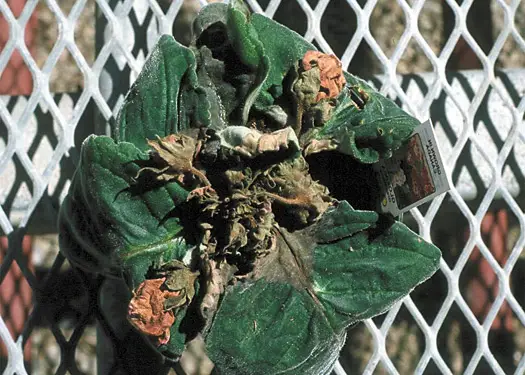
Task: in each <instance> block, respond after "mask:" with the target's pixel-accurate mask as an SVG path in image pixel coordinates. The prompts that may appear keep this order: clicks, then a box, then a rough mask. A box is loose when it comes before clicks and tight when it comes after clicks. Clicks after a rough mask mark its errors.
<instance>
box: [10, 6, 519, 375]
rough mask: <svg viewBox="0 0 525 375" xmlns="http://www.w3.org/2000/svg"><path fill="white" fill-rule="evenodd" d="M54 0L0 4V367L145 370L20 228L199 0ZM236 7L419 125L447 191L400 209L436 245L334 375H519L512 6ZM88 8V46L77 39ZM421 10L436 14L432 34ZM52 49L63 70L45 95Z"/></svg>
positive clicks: (47, 224)
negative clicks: (59, 84)
mask: <svg viewBox="0 0 525 375" xmlns="http://www.w3.org/2000/svg"><path fill="white" fill-rule="evenodd" d="M63 3H67V2H66V1H56V0H48V1H46V2H45V4H44V3H40V2H38V1H37V0H25V1H23V0H20V1H14V0H11V1H0V37H1V39H0V43H1V46H2V48H1V51H0V71H1V72H2V73H1V78H0V90H1V94H2V100H1V101H0V203H1V207H0V229H1V231H2V232H3V235H4V236H3V237H2V240H1V242H0V244H1V246H0V259H1V260H2V263H1V266H0V338H1V342H2V344H1V345H0V348H1V351H0V355H2V356H3V359H2V360H1V361H0V366H1V367H0V370H3V371H4V373H7V374H12V373H17V374H24V373H30V374H38V373H58V374H62V373H66V372H68V371H69V372H71V373H96V371H97V370H98V373H100V374H109V373H115V372H118V371H119V368H120V369H122V368H124V367H123V365H122V364H123V362H124V361H138V362H139V361H140V362H148V361H151V363H150V362H148V364H150V365H151V366H156V364H155V363H156V362H155V361H156V358H157V357H156V354H155V353H154V352H153V351H152V352H151V353H150V354H151V358H152V359H151V360H145V359H144V358H145V357H144V356H145V354H144V353H142V352H135V353H133V352H132V351H131V349H130V348H129V343H127V341H129V340H130V337H131V336H127V333H123V332H122V331H121V330H120V327H119V326H118V324H119V323H118V321H115V320H113V319H112V317H111V315H112V309H114V308H115V305H119V298H121V296H119V291H118V288H119V286H118V285H115V284H112V283H110V282H107V281H105V280H104V279H103V278H97V277H91V276H89V275H85V274H82V273H78V272H76V271H74V270H71V269H70V268H69V267H68V265H67V261H66V260H65V258H64V257H63V255H61V254H60V253H58V250H57V249H54V250H53V251H52V252H51V254H52V259H51V261H49V262H48V263H46V264H44V263H43V262H42V260H41V258H42V256H41V255H39V252H40V251H41V248H39V246H38V245H37V244H38V243H39V242H38V241H37V238H38V236H41V235H42V234H54V233H56V232H57V227H56V222H57V217H58V211H59V209H60V206H61V202H62V200H63V199H64V196H65V195H66V193H67V191H68V189H69V185H70V182H71V178H72V174H73V172H74V170H75V168H76V166H77V164H78V161H79V159H80V154H79V151H80V144H81V143H82V141H83V140H84V139H85V138H86V137H87V136H88V135H89V134H92V133H95V134H110V133H111V130H112V128H113V126H114V124H115V115H116V114H117V112H118V111H119V109H120V107H121V104H122V102H123V99H124V95H125V94H126V92H127V91H128V90H129V88H130V86H131V84H132V83H133V82H134V81H135V79H136V78H137V76H138V74H139V72H140V71H141V69H142V66H143V64H144V62H145V60H146V58H147V56H148V55H149V53H150V52H151V51H152V49H153V47H154V45H155V43H156V42H157V41H158V40H159V37H160V35H162V34H175V36H176V37H178V38H179V39H180V40H181V41H182V42H187V38H186V36H185V35H182V34H181V33H180V29H179V28H180V27H182V26H180V25H182V24H184V23H185V22H186V23H188V20H187V19H191V18H192V17H194V12H195V11H196V10H197V9H198V8H200V7H202V6H204V5H206V4H207V2H206V1H204V0H202V1H200V2H198V1H182V0H174V1H167V0H159V1H155V0H151V1H138V0H135V1H125V0H124V1H113V0H111V1H102V0H97V1H94V0H79V1H76V2H73V1H72V2H71V4H69V5H64V4H63ZM247 4H248V5H249V6H250V7H251V9H252V11H254V12H257V13H263V14H265V15H267V16H268V17H270V18H274V19H276V20H277V21H278V22H280V23H283V24H284V25H286V26H288V27H290V28H291V29H293V30H295V31H297V32H298V33H299V34H301V35H304V37H305V39H306V40H308V41H310V42H312V43H313V44H314V45H315V46H316V47H317V48H318V49H319V50H320V51H323V52H325V53H327V54H335V55H337V56H338V57H339V58H340V60H341V61H342V65H343V69H345V70H347V71H349V72H350V73H353V74H356V75H359V76H361V77H363V78H364V79H366V80H367V81H369V82H371V83H372V84H373V85H374V86H375V87H376V88H377V89H378V90H380V92H381V93H383V94H385V95H387V96H389V97H390V98H392V99H394V100H395V102H396V103H397V104H398V105H400V106H401V107H402V108H403V109H404V110H405V111H407V112H408V113H410V114H411V115H413V116H414V117H416V118H417V119H418V120H420V121H425V120H426V119H428V118H431V119H432V121H433V123H434V129H435V132H436V135H437V141H438V143H439V148H440V150H441V154H442V157H443V159H444V164H445V168H444V169H445V171H443V173H447V174H448V175H449V176H450V178H451V181H452V185H453V186H452V189H451V190H450V191H449V192H448V193H447V194H444V195H442V196H440V197H438V198H437V199H435V200H433V201H432V202H431V203H428V204H424V205H422V206H420V207H418V208H416V209H413V210H411V211H410V213H407V214H405V215H404V217H403V220H404V222H405V223H406V224H407V225H408V226H409V227H410V228H411V229H413V230H414V231H415V232H417V233H419V234H420V235H421V236H422V237H423V238H424V239H425V240H427V241H429V242H433V243H434V244H436V246H438V247H439V248H440V249H441V250H442V253H443V258H442V260H441V263H440V270H439V271H438V272H437V274H436V275H435V276H434V277H433V278H432V279H430V280H429V281H428V282H426V283H424V284H422V285H421V286H419V287H418V288H417V289H416V290H415V291H414V293H412V294H411V295H410V296H409V297H406V298H405V299H403V300H402V301H401V302H398V303H397V304H396V305H395V306H394V307H393V308H392V309H391V310H390V311H389V312H388V313H387V314H386V315H383V316H380V317H377V318H373V319H368V320H366V321H365V322H364V323H361V324H360V325H358V326H356V327H353V328H351V329H350V330H349V331H348V338H347V342H346V344H345V346H344V347H343V349H342V351H341V354H340V358H339V362H338V363H337V365H336V368H335V369H334V373H336V374H338V375H342V374H346V373H349V374H350V373H366V374H372V373H391V374H397V373H401V374H403V373H418V374H423V373H443V374H456V373H465V374H478V373H479V374H484V373H497V374H512V373H514V374H523V373H525V354H524V353H525V344H524V342H525V313H524V307H525V288H524V285H525V278H524V275H525V256H524V252H523V248H524V246H525V214H524V210H525V208H524V207H525V201H524V199H525V198H524V197H525V195H524V189H525V188H524V187H525V167H524V166H525V120H524V111H525V98H524V93H525V65H524V61H525V58H524V56H525V40H524V38H525V35H524V30H525V3H524V2H523V1H519V0H509V1H503V0H492V1H486V2H485V1H478V0H471V1H468V0H464V1H463V2H460V1H455V0H446V1H433V0H426V1H425V0H420V1H417V0H413V1H408V0H398V1H379V0H370V1H361V0H348V1H345V0H319V1H314V0H259V1H256V0H248V1H247ZM43 8H45V9H43ZM89 9H91V12H92V24H93V28H94V35H93V38H92V40H91V42H92V43H93V44H94V48H93V49H94V56H91V57H88V56H86V55H85V51H84V49H83V48H82V47H81V46H79V40H81V39H82V37H83V36H82V33H83V29H79V25H81V23H82V22H83V21H82V20H83V19H84V18H83V17H84V15H85V13H86V12H87V11H88V10H89ZM45 12H47V14H49V15H50V16H51V18H52V22H53V23H54V24H55V25H58V28H57V31H56V41H54V43H51V45H50V47H49V49H48V51H45V53H44V57H43V58H42V57H40V60H39V59H38V58H37V54H38V52H37V45H36V42H35V40H38V38H37V36H38V33H40V32H41V30H39V29H38V27H37V26H36V25H37V24H38V23H37V20H38V17H39V14H44V13H45ZM186 18H187V19H186ZM433 18H435V19H437V20H440V21H439V22H441V23H440V24H438V26H439V27H437V26H436V27H435V28H434V29H433V28H432V27H431V25H432V24H431V23H430V26H429V22H430V21H428V20H429V19H433ZM396 19H397V20H400V22H398V24H400V25H401V26H396V25H397V24H396V23H395V22H396ZM480 19H481V20H484V21H483V22H482V21H480ZM439 22H438V23H439ZM174 25H177V26H174ZM378 25H384V26H378ZM480 25H481V26H480ZM386 30H388V31H386ZM436 30H439V31H436ZM385 33H386V34H388V35H387V36H386V37H385V35H384V34H385ZM436 33H440V38H441V39H439V38H438V39H439V40H438V41H437V42H436V35H435V34H436ZM390 34H391V35H390ZM185 38H186V39H185ZM64 55H68V56H69V60H70V61H71V63H72V64H73V65H74V66H76V67H77V71H78V72H79V74H78V76H79V77H80V80H79V83H78V84H77V87H70V88H68V89H67V90H68V91H67V92H54V91H53V87H54V86H53V84H52V81H53V77H55V78H54V80H55V81H57V78H56V77H57V75H58V81H59V80H60V71H58V72H57V69H56V68H57V66H61V65H60V64H62V63H63V61H64V58H63V56H64ZM509 56H512V57H509ZM515 56H517V57H515ZM418 59H419V60H418ZM420 60H424V62H423V63H421V64H419V62H418V61H420ZM411 65H414V66H416V68H415V69H413V70H409V69H408V68H407V67H410V66H411ZM407 69H408V71H407ZM55 86H56V85H55ZM57 90H60V89H57ZM343 172H344V171H340V173H343ZM352 177H353V176H348V178H352ZM68 285H69V286H70V288H69V291H70V293H71V290H74V293H72V294H77V300H76V301H75V302H73V303H71V301H72V300H75V299H74V298H72V296H71V295H70V296H67V295H66V294H67V292H65V291H66V290H68V288H67V286H68ZM57 291H58V292H57ZM61 291H64V292H61ZM61 293H62V294H61ZM110 295H111V296H112V297H111V298H110V297H108V296H110ZM108 301H111V302H108ZM254 327H255V328H254V329H257V326H256V324H254ZM41 332H48V333H49V335H48V336H49V337H51V341H52V342H53V345H54V347H56V350H55V351H54V352H51V354H42V353H43V352H44V351H45V347H44V346H43V345H40V344H41V342H42V339H41V337H44V336H42V334H41ZM94 332H96V333H94ZM37 334H38V335H37ZM89 335H91V336H94V337H95V336H96V353H97V354H98V356H97V359H96V361H95V362H96V364H95V362H93V361H92V362H90V365H87V366H86V364H85V362H86V360H85V359H82V358H83V357H82V354H81V353H80V352H81V351H82V350H83V349H82V348H81V345H82V343H83V342H85V341H86V340H87V341H89V339H87V336H89ZM37 348H38V350H37ZM123 348H126V349H123ZM137 350H138V349H137ZM42 356H51V357H53V358H51V359H48V360H47V363H48V364H50V365H49V367H48V370H46V371H47V372H39V371H43V370H42V368H44V365H43V364H42V363H43V362H42V361H43V359H42V358H41V357H42ZM88 362H89V361H88ZM159 366H160V365H159ZM160 367H162V366H160ZM160 367H159V368H160ZM151 368H153V367H151Z"/></svg>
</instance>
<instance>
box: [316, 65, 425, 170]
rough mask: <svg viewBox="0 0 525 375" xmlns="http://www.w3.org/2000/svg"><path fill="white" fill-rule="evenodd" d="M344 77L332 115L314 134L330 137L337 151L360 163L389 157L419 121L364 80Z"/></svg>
mask: <svg viewBox="0 0 525 375" xmlns="http://www.w3.org/2000/svg"><path fill="white" fill-rule="evenodd" d="M345 78H346V81H347V83H346V89H345V90H344V91H343V92H342V93H341V95H340V96H339V97H338V105H337V107H336V108H335V110H334V112H333V114H332V117H331V118H330V120H329V121H328V122H326V124H325V125H324V126H323V128H322V129H321V130H320V131H319V132H318V133H317V134H316V135H315V138H316V139H317V140H324V139H328V140H331V141H332V142H333V143H334V145H336V146H337V147H336V149H337V150H338V151H339V152H342V153H344V154H347V155H351V156H353V157H355V158H356V159H357V160H359V161H360V162H362V163H367V164H371V163H376V162H377V161H379V159H380V158H389V157H390V156H391V155H392V152H393V151H395V150H397V149H398V148H399V147H401V146H402V145H403V143H404V142H405V141H406V140H407V139H408V137H409V136H410V134H412V132H413V130H414V128H415V127H416V126H417V125H419V121H418V120H417V119H416V118H414V117H412V116H410V115H409V114H408V113H406V112H405V111H403V110H402V109H401V108H399V107H398V106H397V105H396V104H395V103H394V102H393V101H392V100H390V99H388V98H386V97H384V96H383V95H381V94H380V93H379V92H377V91H375V90H373V89H372V88H371V87H370V86H369V85H368V84H367V83H365V82H364V81H363V80H361V79H359V78H357V77H355V76H353V75H351V74H348V73H345ZM350 90H353V91H354V93H351V92H350ZM353 95H360V96H361V97H362V98H361V99H358V98H356V101H361V100H362V101H363V102H364V105H362V106H361V105H360V103H356V101H354V100H353V99H352V96H353ZM360 106H361V108H360Z"/></svg>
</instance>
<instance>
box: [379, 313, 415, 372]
mask: <svg viewBox="0 0 525 375" xmlns="http://www.w3.org/2000/svg"><path fill="white" fill-rule="evenodd" d="M423 343H424V336H423V333H422V332H421V330H420V328H419V327H418V325H417V323H416V322H415V320H414V318H413V317H412V315H411V314H410V312H409V311H408V310H407V308H406V307H404V306H402V307H401V309H400V310H399V312H398V314H397V316H396V318H395V320H394V322H393V323H392V326H391V327H390V329H389V330H388V334H387V336H386V352H387V354H388V357H389V358H390V359H391V360H392V363H393V364H394V366H395V367H396V369H397V371H398V372H399V373H400V374H413V373H414V371H415V369H416V367H417V364H418V363H419V360H420V358H421V355H422V348H423V345H422V344H423Z"/></svg>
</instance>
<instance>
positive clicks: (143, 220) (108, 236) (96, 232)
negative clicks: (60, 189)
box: [60, 136, 188, 283]
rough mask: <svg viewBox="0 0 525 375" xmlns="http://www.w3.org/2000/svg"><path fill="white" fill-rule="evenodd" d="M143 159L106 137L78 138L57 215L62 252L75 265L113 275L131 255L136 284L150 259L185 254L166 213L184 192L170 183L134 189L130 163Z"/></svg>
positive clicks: (176, 224)
mask: <svg viewBox="0 0 525 375" xmlns="http://www.w3.org/2000/svg"><path fill="white" fill-rule="evenodd" d="M147 158H148V156H147V154H146V153H144V152H142V151H140V150H139V149H138V148H137V147H135V146H134V145H132V144H131V143H126V142H121V143H118V144H117V143H115V142H114V141H113V140H112V139H111V138H108V137H96V136H92V137H90V138H88V139H87V140H86V141H85V142H84V144H83V146H82V152H81V160H80V164H79V166H78V169H77V171H76V173H75V176H74V179H73V182H72V185H71V188H70V191H69V194H68V196H67V197H66V199H65V201H64V203H63V206H62V209H61V213H60V226H61V236H60V241H61V248H62V251H64V252H65V253H66V255H67V256H68V258H69V259H70V260H72V261H73V262H74V263H77V265H78V266H81V267H84V268H89V269H91V270H97V271H98V272H102V273H112V274H119V273H120V272H119V271H117V270H118V267H119V266H120V265H121V264H122V263H123V262H124V263H125V262H126V261H127V260H128V259H129V258H135V260H134V262H135V265H136V267H135V272H137V275H136V276H137V277H133V279H134V280H133V281H134V283H139V282H141V281H142V280H139V279H140V277H139V275H141V274H142V275H143V273H145V271H146V270H147V267H149V265H151V262H152V261H153V260H154V259H156V257H158V256H161V255H162V257H164V256H165V257H166V258H169V259H171V257H174V256H176V257H180V256H181V254H182V253H185V249H186V245H185V244H184V243H183V242H181V241H180V240H179V239H174V236H175V235H176V234H177V233H179V232H180V230H181V226H180V225H179V222H178V220H177V219H176V218H174V217H170V211H171V210H172V208H173V207H174V205H175V204H176V203H177V202H182V201H184V200H185V199H186V196H187V194H188V193H187V192H186V191H185V190H184V189H182V188H181V187H180V186H179V185H178V184H176V183H170V184H165V185H162V186H157V187H141V188H140V189H137V188H136V187H135V185H134V184H133V177H134V176H135V175H136V174H137V171H138V169H139V167H138V165H136V164H135V163H134V161H137V160H146V159H147ZM182 255H183V254H182ZM169 259H166V260H169ZM139 265H140V266H139ZM142 278H143V276H142Z"/></svg>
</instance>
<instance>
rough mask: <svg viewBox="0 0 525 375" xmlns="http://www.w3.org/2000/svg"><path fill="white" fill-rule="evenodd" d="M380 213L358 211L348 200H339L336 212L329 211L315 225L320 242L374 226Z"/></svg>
mask: <svg viewBox="0 0 525 375" xmlns="http://www.w3.org/2000/svg"><path fill="white" fill-rule="evenodd" d="M377 219H378V214H377V212H374V211H356V210H354V209H353V208H352V206H350V204H349V203H348V202H347V201H342V202H339V206H338V208H337V214H336V212H333V213H327V214H326V215H323V216H322V217H321V219H320V220H319V223H318V224H317V225H316V226H315V228H316V233H315V238H316V240H317V242H318V243H328V242H334V241H337V240H340V239H342V238H345V237H349V236H351V235H353V234H355V233H358V232H361V231H363V230H365V229H368V228H370V227H374V226H375V223H376V222H377Z"/></svg>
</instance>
